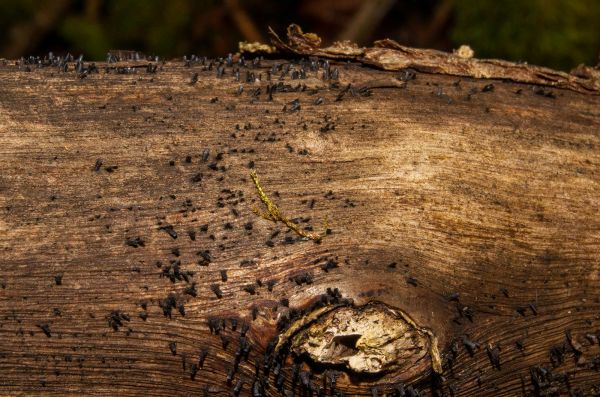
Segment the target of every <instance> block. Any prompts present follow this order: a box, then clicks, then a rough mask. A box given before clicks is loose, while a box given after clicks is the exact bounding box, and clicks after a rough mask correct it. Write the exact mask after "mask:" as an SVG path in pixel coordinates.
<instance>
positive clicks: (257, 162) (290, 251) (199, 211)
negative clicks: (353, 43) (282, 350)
mask: <svg viewBox="0 0 600 397" xmlns="http://www.w3.org/2000/svg"><path fill="white" fill-rule="evenodd" d="M148 62H150V61H148ZM74 63H75V62H70V63H69V64H68V71H67V72H64V71H63V70H61V69H59V68H57V67H53V66H50V67H44V66H42V65H38V64H28V65H27V64H21V63H20V62H19V64H16V63H15V62H14V61H7V62H6V63H3V64H0V82H1V83H0V139H1V144H0V337H1V339H2V343H0V394H2V395H11V396H12V395H24V396H34V395H44V396H48V395H50V396H64V395H121V396H129V395H145V396H164V395H173V396H187V395H190V394H192V395H200V396H203V395H209V396H228V395H231V394H234V392H235V390H236V388H237V387H238V383H239V385H240V389H239V393H240V395H241V396H246V395H252V393H253V392H254V391H257V392H258V394H256V393H255V395H260V394H262V395H264V396H280V395H282V394H284V393H285V391H288V392H292V391H293V392H294V394H295V395H297V396H299V395H302V393H303V390H309V389H312V390H313V394H314V395H316V394H317V391H318V388H319V387H324V388H325V390H327V394H329V390H331V389H332V388H333V387H332V386H333V384H335V390H336V392H344V393H346V395H347V396H351V395H352V396H354V395H362V396H364V395H372V394H373V392H372V390H373V389H374V390H376V391H377V390H378V391H380V393H379V395H382V394H383V392H391V391H393V390H395V392H397V393H398V395H401V390H404V393H405V394H406V395H410V394H408V393H409V392H408V390H410V389H409V388H410V387H412V388H413V390H414V391H419V392H420V394H421V396H430V395H432V394H434V393H438V392H439V393H443V394H444V395H451V392H453V393H454V394H455V395H461V396H501V397H502V396H507V397H508V396H515V395H523V394H524V395H534V396H535V395H543V394H544V393H553V392H556V393H562V394H568V393H569V392H574V393H575V392H580V393H582V394H583V395H594V394H597V393H598V386H597V385H598V376H599V375H598V374H599V372H598V371H599V370H600V358H599V357H600V345H599V344H598V342H597V336H596V335H597V333H598V329H599V328H600V319H599V318H598V313H599V312H600V296H599V295H598V291H600V276H599V271H600V269H599V263H598V258H599V257H600V234H599V230H600V204H599V202H598V197H600V183H599V175H600V152H599V151H598V148H599V147H600V135H599V134H598V126H599V125H600V97H598V96H594V95H587V94H582V93H578V92H574V91H572V90H566V89H555V88H552V89H549V88H548V87H543V88H542V87H539V86H537V85H529V84H516V83H512V82H502V81H498V80H478V79H472V78H462V79H458V78H457V77H456V76H446V75H442V74H439V75H438V74H433V75H430V74H423V73H419V72H416V73H415V72H414V71H413V72H410V73H408V74H407V73H398V72H392V71H383V70H375V69H372V68H369V67H366V66H364V65H362V64H358V63H353V62H351V63H348V62H343V61H336V60H329V61H325V60H322V59H306V58H300V59H297V58H294V59H280V60H260V59H258V60H256V61H255V62H253V61H252V60H249V59H247V60H245V61H240V60H239V59H237V58H236V59H232V60H231V62H229V61H228V60H227V58H224V59H222V60H221V61H219V60H204V59H203V58H198V57H196V58H194V59H191V58H189V57H188V58H187V60H174V61H171V62H166V63H162V62H159V63H156V62H151V63H152V65H153V67H151V68H133V69H128V68H127V67H126V66H125V65H123V66H122V69H116V68H115V67H114V66H113V65H112V64H104V63H98V64H96V67H97V73H96V72H90V73H87V74H83V72H81V73H78V72H76V71H75V65H74ZM88 66H90V65H89V63H86V66H85V67H86V68H87V67H88ZM220 66H221V67H222V68H221V67H220ZM120 67H121V66H120ZM86 70H87V69H86ZM301 71H302V72H301ZM238 72H239V73H238ZM196 74H197V75H196ZM238 75H239V79H238ZM382 81H387V82H388V83H386V84H381V82H382ZM373 82H377V83H373ZM240 85H243V90H240ZM251 169H256V170H257V171H258V174H259V175H260V181H261V184H262V187H263V188H264V191H265V193H266V194H268V196H269V198H270V199H272V200H273V202H274V203H276V204H277V206H278V208H280V209H281V211H282V212H283V213H284V214H285V216H286V217H289V220H290V221H293V223H294V224H295V225H298V227H299V228H301V229H302V230H304V231H305V232H307V233H311V232H316V233H320V232H321V231H322V230H323V227H322V226H323V223H324V222H325V220H327V223H328V225H329V226H328V229H329V230H328V231H326V232H325V235H324V237H323V238H322V239H321V241H320V244H316V243H315V242H313V241H307V240H306V239H305V238H303V237H301V236H299V235H297V234H296V233H294V232H292V231H290V230H289V229H288V227H286V226H285V225H283V224H282V223H273V222H271V221H268V220H265V219H263V218H261V217H259V216H257V215H256V214H255V213H254V212H253V210H254V209H255V208H257V207H258V208H261V205H262V202H261V199H260V197H258V195H257V193H256V189H255V186H254V184H253V182H252V180H251V178H250V176H249V172H250V170H251ZM336 288H337V290H336ZM336 291H337V292H336ZM316 300H318V301H319V302H321V303H322V304H323V305H322V307H325V306H328V305H337V304H339V303H341V301H342V300H348V301H349V300H352V301H353V303H354V305H356V306H357V307H361V306H363V305H367V304H369V302H373V301H379V302H382V303H384V304H385V305H387V306H389V307H392V308H400V309H401V310H402V311H403V312H405V313H408V314H410V318H412V319H413V320H414V322H415V323H416V324H417V325H418V326H419V327H420V328H424V329H425V328H426V329H429V330H431V332H432V333H433V334H434V335H435V336H437V338H438V345H439V347H440V355H441V357H442V364H443V365H442V369H443V373H442V376H441V379H439V381H440V382H441V383H440V384H437V385H435V387H433V386H432V382H431V381H430V379H429V374H430V372H431V371H430V369H429V366H427V368H425V367H424V372H421V373H420V374H418V375H417V380H416V381H415V382H411V384H410V385H408V384H398V385H391V384H383V383H381V382H379V381H378V380H377V379H372V378H368V379H364V380H361V381H357V382H353V380H352V379H349V378H348V377H346V376H345V375H344V373H345V372H344V371H345V370H344V368H339V367H337V368H325V369H323V372H319V371H317V370H315V369H311V367H310V365H307V363H304V362H302V361H301V360H300V361H298V360H296V359H295V358H294V357H292V355H291V354H289V355H287V356H286V357H283V356H281V357H275V356H276V355H275V354H273V352H274V349H275V346H276V342H275V340H274V339H273V338H275V337H276V336H277V335H278V334H279V333H281V332H284V331H285V329H287V327H288V326H289V325H290V324H291V323H293V322H294V321H296V320H298V319H300V318H302V316H304V315H307V314H309V313H311V312H313V311H314V310H316V309H317V306H319V305H316V304H315V301H316ZM352 335H353V334H351V335H350V336H349V337H348V338H345V339H344V338H342V339H339V338H338V339H337V341H339V342H340V344H342V345H346V347H348V346H351V345H352V341H353V340H354V339H353V338H355V337H354V336H352ZM361 335H362V334H361ZM357 341H358V339H357ZM348 349H351V348H350V347H348ZM275 358H277V360H275ZM424 359H425V362H427V363H428V364H429V362H430V361H429V357H428V356H427V357H424ZM276 372H277V374H276ZM240 382H241V383H240ZM278 382H280V384H281V388H279V387H277V384H278ZM303 388H304V389H303ZM288 394H289V393H288Z"/></svg>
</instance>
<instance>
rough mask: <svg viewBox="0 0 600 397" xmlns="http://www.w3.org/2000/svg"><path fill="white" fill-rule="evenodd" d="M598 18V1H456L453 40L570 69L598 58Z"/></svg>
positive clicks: (479, 53)
mask: <svg viewBox="0 0 600 397" xmlns="http://www.w3.org/2000/svg"><path fill="white" fill-rule="evenodd" d="M599 21H600V2H598V1H595V0H529V1H519V0H506V1H494V0H481V1H476V2H475V1H467V0H457V1H456V3H455V25H454V27H453V29H452V40H453V42H454V44H455V46H458V45H460V44H469V45H470V46H471V47H472V48H473V49H474V50H475V56H476V57H480V58H489V57H493V58H503V59H508V60H513V61H519V60H521V61H527V62H529V63H534V64H540V65H547V66H551V67H555V68H559V69H567V70H568V69H570V68H572V67H574V66H576V65H577V64H579V63H586V64H588V65H590V64H591V65H595V64H596V63H597V62H598V59H597V56H598V53H599V51H600V22H599Z"/></svg>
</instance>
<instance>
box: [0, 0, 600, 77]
mask: <svg viewBox="0 0 600 397" xmlns="http://www.w3.org/2000/svg"><path fill="white" fill-rule="evenodd" d="M292 22H294V23H298V24H299V25H300V26H302V27H303V29H304V31H311V32H315V33H317V34H319V35H320V36H321V37H322V38H323V42H324V44H330V43H331V42H333V41H335V40H339V39H350V40H353V41H356V42H358V43H359V44H361V45H369V44H371V43H372V41H373V40H375V39H380V38H386V37H389V38H392V39H395V40H397V41H398V42H400V43H401V44H405V45H409V46H415V47H427V48H437V49H441V50H446V51H450V50H452V49H453V48H457V47H458V46H459V45H460V44H463V43H464V44H469V45H470V46H471V47H472V48H473V49H474V50H475V56H476V57H479V58H503V59H508V60H513V61H527V62H529V63H533V64H538V65H545V66H550V67H554V68H558V69H563V70H569V69H571V68H573V67H575V66H576V65H578V64H580V63H585V64H588V65H596V64H597V63H598V55H599V53H600V1H596V0H503V1H500V0H473V1H467V0H437V1H436V0H406V1H401V0H301V1H300V0H298V1H291V0H287V1H286V0H224V1H210V0H203V1H192V0H170V1H157V0H106V1H101V0H46V1H41V0H0V36H1V37H3V40H1V41H0V57H4V58H18V57H21V56H28V55H43V54H46V53H47V52H48V51H53V52H54V53H55V54H62V53H66V52H67V51H70V52H71V53H72V54H73V55H75V56H78V55H79V54H84V56H85V58H86V59H88V60H102V59H105V54H106V52H107V51H108V50H109V49H113V50H115V49H119V50H139V51H142V52H144V53H146V54H151V55H159V56H162V57H166V58H172V57H178V56H182V55H184V54H188V55H189V54H196V55H208V56H220V55H225V54H227V53H228V52H235V51H236V50H237V48H238V42H239V41H240V40H247V41H263V42H266V40H267V38H266V34H265V33H266V30H267V26H271V27H272V28H273V29H275V31H277V32H279V33H280V34H283V35H284V33H285V28H286V26H287V25H288V24H289V23H292ZM284 36H285V35H284Z"/></svg>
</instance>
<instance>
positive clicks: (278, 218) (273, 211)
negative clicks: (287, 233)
mask: <svg viewBox="0 0 600 397" xmlns="http://www.w3.org/2000/svg"><path fill="white" fill-rule="evenodd" d="M250 178H252V182H254V186H255V187H256V192H257V193H258V197H260V200H261V201H262V202H263V203H264V205H265V206H266V207H267V211H266V212H260V211H259V210H257V209H255V210H254V212H255V213H256V214H257V215H259V216H261V217H263V218H265V219H267V220H270V221H273V222H283V223H284V224H285V225H286V226H287V227H288V228H289V229H290V230H292V231H294V232H295V233H296V234H297V235H299V236H301V237H305V238H308V239H311V240H313V241H315V242H320V241H321V239H322V238H323V236H322V235H320V234H317V233H308V232H306V231H305V230H302V229H301V228H300V226H298V225H297V224H295V223H294V222H292V221H291V220H290V219H288V218H287V217H286V216H284V215H283V214H282V213H281V211H280V210H279V208H278V207H277V206H276V205H275V203H273V201H271V199H270V198H269V197H268V196H267V194H266V193H265V192H264V190H263V189H262V187H261V186H260V181H259V179H258V175H257V174H256V171H255V170H252V171H250Z"/></svg>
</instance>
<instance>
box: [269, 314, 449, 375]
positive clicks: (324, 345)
mask: <svg viewBox="0 0 600 397" xmlns="http://www.w3.org/2000/svg"><path fill="white" fill-rule="evenodd" d="M282 336H284V338H283V339H280V342H281V341H282V340H287V341H288V342H289V346H290V350H291V351H292V352H293V353H295V354H296V355H298V356H302V355H305V356H308V357H309V358H310V359H311V360H312V361H313V362H314V363H317V364H320V365H331V366H337V367H339V366H342V367H344V368H346V369H347V370H348V371H350V372H352V373H356V374H367V375H377V374H384V373H387V372H395V373H400V374H403V376H402V378H410V377H412V376H413V375H416V374H417V373H418V372H424V371H425V370H426V369H427V367H429V363H431V367H432V369H433V371H435V372H438V373H441V362H440V357H439V353H438V348H437V339H436V338H435V336H434V334H433V333H432V332H431V331H430V330H428V329H426V328H423V327H420V326H419V325H417V324H416V323H415V322H414V320H412V319H411V318H410V317H409V316H408V315H407V314H406V313H404V312H403V311H402V310H400V309H396V308H392V307H390V306H387V305H385V304H384V303H381V302H371V303H368V304H366V305H364V306H353V305H344V306H336V307H333V308H331V307H328V308H321V309H317V310H316V311H314V312H312V313H309V314H308V315H307V316H305V318H303V319H299V320H298V321H296V323H294V324H292V326H291V327H290V328H289V329H288V331H286V332H285V333H284V335H282ZM427 356H430V359H427Z"/></svg>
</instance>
